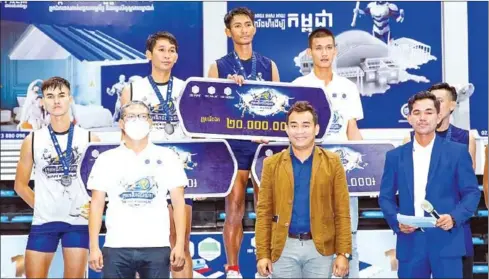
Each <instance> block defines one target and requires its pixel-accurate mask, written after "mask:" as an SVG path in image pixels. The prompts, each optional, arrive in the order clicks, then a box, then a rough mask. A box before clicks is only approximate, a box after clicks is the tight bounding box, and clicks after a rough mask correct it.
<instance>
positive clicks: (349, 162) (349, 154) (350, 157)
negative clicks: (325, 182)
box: [327, 146, 368, 173]
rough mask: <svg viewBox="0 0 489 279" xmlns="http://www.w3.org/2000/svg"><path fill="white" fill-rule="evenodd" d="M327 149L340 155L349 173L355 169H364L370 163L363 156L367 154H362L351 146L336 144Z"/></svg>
mask: <svg viewBox="0 0 489 279" xmlns="http://www.w3.org/2000/svg"><path fill="white" fill-rule="evenodd" d="M327 150H329V151H331V152H334V153H336V154H338V155H339V156H340V160H341V163H342V164H343V167H344V168H345V171H346V172H347V173H349V172H351V171H352V170H355V169H359V170H363V169H365V167H366V166H368V163H367V162H364V161H363V156H365V154H361V153H360V152H357V151H355V150H353V149H351V148H349V147H343V146H334V147H331V148H327Z"/></svg>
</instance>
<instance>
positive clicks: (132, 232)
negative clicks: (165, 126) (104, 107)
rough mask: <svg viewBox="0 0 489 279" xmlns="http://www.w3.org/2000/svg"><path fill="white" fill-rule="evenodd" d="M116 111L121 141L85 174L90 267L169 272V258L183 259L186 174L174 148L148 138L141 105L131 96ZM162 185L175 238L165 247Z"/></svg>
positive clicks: (112, 272)
mask: <svg viewBox="0 0 489 279" xmlns="http://www.w3.org/2000/svg"><path fill="white" fill-rule="evenodd" d="M121 113H122V116H121V120H119V125H120V127H121V129H122V131H123V135H122V143H121V145H120V146H119V147H117V148H114V149H111V150H108V151H106V152H104V153H102V154H101V155H99V157H98V158H97V161H96V162H95V165H94V166H93V168H92V172H91V173H90V177H89V180H88V189H90V190H92V202H91V205H90V210H91V212H90V217H89V233H90V260H89V263H90V268H92V269H93V270H95V271H102V278H134V277H135V274H136V272H137V273H138V274H139V275H140V277H141V278H169V270H170V264H171V266H172V267H176V268H181V267H182V266H183V265H184V263H185V254H184V241H185V220H186V217H185V208H184V206H185V201H184V186H185V185H187V182H188V179H187V176H186V174H185V170H184V169H183V166H182V164H181V163H180V161H179V160H178V157H177V154H175V153H174V152H173V151H171V150H170V149H168V148H166V147H161V146H156V145H154V144H152V143H151V142H149V141H148V135H149V131H150V129H151V125H152V122H151V119H150V117H149V108H148V106H147V105H145V104H144V103H143V102H139V101H131V102H129V103H127V104H126V105H124V106H123V107H122V108H121ZM111 169H116V170H118V171H117V172H110V170H111ZM168 191H169V192H170V198H171V202H172V204H173V214H174V219H175V227H176V238H177V239H176V245H175V246H174V248H173V249H172V250H171V252H170V241H169V237H170V221H169V218H168V208H167V193H168ZM106 194H107V196H108V200H109V204H110V207H108V208H107V212H106V219H105V226H106V227H107V233H106V236H105V244H104V248H103V249H102V251H101V250H100V248H99V241H98V240H99V233H100V228H101V226H102V215H103V212H104V206H105V196H106Z"/></svg>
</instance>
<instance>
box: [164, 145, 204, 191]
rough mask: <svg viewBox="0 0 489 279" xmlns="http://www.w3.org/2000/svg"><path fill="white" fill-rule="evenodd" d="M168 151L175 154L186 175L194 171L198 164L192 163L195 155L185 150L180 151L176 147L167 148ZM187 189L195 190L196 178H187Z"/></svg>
mask: <svg viewBox="0 0 489 279" xmlns="http://www.w3.org/2000/svg"><path fill="white" fill-rule="evenodd" d="M168 148H169V149H170V150H172V151H173V152H175V153H176V154H177V157H178V159H179V160H180V162H181V164H182V166H183V169H185V171H186V172H187V173H188V171H192V170H194V169H195V168H196V167H197V165H198V163H197V162H194V160H193V157H194V156H195V155H197V153H190V152H188V151H186V150H183V149H180V148H178V147H176V146H169V147H168ZM187 187H189V188H196V187H197V178H190V177H189V178H188V184H187Z"/></svg>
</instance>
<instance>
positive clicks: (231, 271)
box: [226, 270, 243, 279]
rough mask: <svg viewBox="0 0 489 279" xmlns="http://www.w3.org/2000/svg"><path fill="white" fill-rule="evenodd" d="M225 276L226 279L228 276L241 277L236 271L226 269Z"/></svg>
mask: <svg viewBox="0 0 489 279" xmlns="http://www.w3.org/2000/svg"><path fill="white" fill-rule="evenodd" d="M226 278H228V279H229V278H243V276H242V275H241V273H239V272H238V271H235V270H228V272H226Z"/></svg>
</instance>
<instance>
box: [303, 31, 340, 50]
mask: <svg viewBox="0 0 489 279" xmlns="http://www.w3.org/2000/svg"><path fill="white" fill-rule="evenodd" d="M324 37H331V38H333V44H335V45H336V43H335V38H334V34H333V32H332V31H331V30H329V29H327V28H323V27H321V28H318V29H315V30H314V31H312V32H311V34H309V38H308V40H309V48H312V40H313V39H315V38H324Z"/></svg>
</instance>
